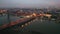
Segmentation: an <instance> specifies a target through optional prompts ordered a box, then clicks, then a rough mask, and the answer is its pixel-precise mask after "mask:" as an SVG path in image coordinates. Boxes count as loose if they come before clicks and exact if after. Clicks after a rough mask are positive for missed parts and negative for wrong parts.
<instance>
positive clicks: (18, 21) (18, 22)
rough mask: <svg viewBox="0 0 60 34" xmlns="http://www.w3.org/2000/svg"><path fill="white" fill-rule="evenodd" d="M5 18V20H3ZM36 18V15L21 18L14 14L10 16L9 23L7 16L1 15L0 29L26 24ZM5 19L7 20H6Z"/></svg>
mask: <svg viewBox="0 0 60 34" xmlns="http://www.w3.org/2000/svg"><path fill="white" fill-rule="evenodd" d="M1 19H3V20H1ZM33 19H35V17H30V18H19V17H16V16H14V17H13V16H12V17H10V20H11V22H10V23H9V22H8V20H7V17H0V23H1V24H0V30H2V29H6V28H10V27H13V26H15V25H22V24H25V23H27V22H29V21H31V20H33ZM4 21H5V22H4Z"/></svg>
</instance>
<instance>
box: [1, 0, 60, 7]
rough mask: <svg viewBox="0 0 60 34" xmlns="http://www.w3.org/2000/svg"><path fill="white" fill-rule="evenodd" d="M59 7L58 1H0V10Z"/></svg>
mask: <svg viewBox="0 0 60 34" xmlns="http://www.w3.org/2000/svg"><path fill="white" fill-rule="evenodd" d="M49 6H56V7H59V6H60V0H0V8H40V7H49Z"/></svg>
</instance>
